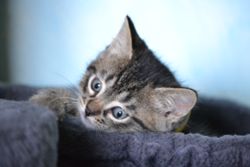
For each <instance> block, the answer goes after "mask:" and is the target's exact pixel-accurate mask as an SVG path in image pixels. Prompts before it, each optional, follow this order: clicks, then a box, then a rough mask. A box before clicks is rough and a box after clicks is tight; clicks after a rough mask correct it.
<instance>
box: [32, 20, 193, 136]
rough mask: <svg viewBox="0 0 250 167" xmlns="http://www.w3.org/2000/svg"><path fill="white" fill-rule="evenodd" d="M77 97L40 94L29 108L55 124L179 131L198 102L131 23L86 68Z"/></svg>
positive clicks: (61, 92) (69, 93)
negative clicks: (41, 108)
mask: <svg viewBox="0 0 250 167" xmlns="http://www.w3.org/2000/svg"><path fill="white" fill-rule="evenodd" d="M79 87H80V91H79V93H74V92H72V91H69V90H67V89H50V90H43V91H41V92H39V93H38V94H37V95H35V96H33V97H32V98H31V101H32V102H35V103H38V104H41V105H45V106H48V107H49V108H50V109H52V110H54V111H55V112H56V113H57V114H58V116H59V118H63V116H64V115H65V114H67V113H68V112H71V113H75V114H76V115H78V116H80V117H81V119H82V122H83V124H84V125H85V126H86V127H88V128H91V129H97V130H104V131H108V132H113V131H120V132H131V131H180V130H182V129H183V128H184V127H185V125H186V123H187V121H188V119H189V115H190V111H191V109H192V108H193V107H194V105H195V104H196V101H197V94H196V92H195V91H194V90H192V89H189V88H183V87H182V86H181V85H180V83H179V82H178V81H177V80H176V78H175V77H174V75H173V74H172V73H171V71H170V70H169V69H168V68H167V67H166V66H164V65H163V64H162V63H161V62H160V61H159V60H158V59H157V58H156V57H155V55H154V53H153V52H152V51H151V50H150V49H149V48H148V47H147V45H146V43H145V42H144V41H143V40H142V39H141V38H140V37H139V35H138V34H137V32H136V29H135V27H134V25H133V23H132V21H131V19H130V18H129V17H126V18H125V21H124V23H123V25H122V28H121V30H120V31H119V33H118V35H117V36H116V37H115V38H114V40H113V41H112V42H111V44H110V45H109V46H108V47H107V48H106V49H105V50H104V51H102V52H101V53H100V54H99V56H98V57H97V59H96V60H94V61H93V62H92V63H91V64H90V65H89V66H88V68H87V71H86V73H85V75H84V77H83V78H82V80H81V82H80V86H79Z"/></svg>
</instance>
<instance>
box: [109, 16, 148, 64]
mask: <svg viewBox="0 0 250 167" xmlns="http://www.w3.org/2000/svg"><path fill="white" fill-rule="evenodd" d="M141 44H144V42H143V41H142V40H141V39H140V37H139V35H138V34H137V32H136V29H135V27H134V24H133V22H132V20H131V19H130V18H129V16H126V17H125V20H124V22H123V25H122V27H121V29H120V31H119V33H118V34H117V36H116V37H115V38H114V40H113V41H112V43H111V44H110V46H109V48H108V50H109V51H110V53H111V54H114V55H118V56H123V57H124V56H126V58H129V59H131V58H132V54H133V50H134V49H135V48H136V47H138V46H141Z"/></svg>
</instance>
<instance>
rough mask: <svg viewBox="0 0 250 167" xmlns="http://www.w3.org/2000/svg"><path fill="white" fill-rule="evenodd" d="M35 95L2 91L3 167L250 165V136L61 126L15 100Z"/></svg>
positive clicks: (74, 122) (70, 120)
mask: <svg viewBox="0 0 250 167" xmlns="http://www.w3.org/2000/svg"><path fill="white" fill-rule="evenodd" d="M34 92H36V89H34V88H29V87H23V86H11V87H0V98H2V100H0V132H1V133H0V134H1V135H0V156H1V161H0V166H5V167H12V166H13V167H14V166H25V167H28V166H46V167H47V166H48V167H52V166H59V167H73V166H74V167H77V166H100V167H101V166H107V167H111V166H115V167H119V166H124V167H129V166H131V167H147V166H155V167H161V166H164V167H165V166H174V167H179V166H180V167H181V166H192V167H198V166H202V167H207V166H220V167H223V166H225V167H235V166H250V135H242V136H237V135H227V136H222V137H207V136H203V135H199V134H182V133H105V132H96V131H89V130H86V129H85V128H84V127H83V126H82V124H81V122H80V120H79V119H78V118H74V117H66V118H65V120H64V121H63V122H60V123H59V126H58V127H57V126H56V120H55V117H54V115H53V114H51V112H50V111H49V110H48V109H46V108H44V107H39V106H36V105H33V104H31V103H29V102H25V101H19V102H17V101H16V100H27V99H28V97H29V96H30V95H32V94H33V93H34ZM3 99H5V100H3ZM6 99H7V100H6ZM249 121H250V120H249ZM58 135H59V140H58ZM57 142H58V143H57ZM56 149H57V150H58V154H57V152H56V151H55V150H56ZM56 156H57V160H56ZM56 161H57V164H56Z"/></svg>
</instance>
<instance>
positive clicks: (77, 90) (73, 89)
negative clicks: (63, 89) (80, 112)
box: [57, 73, 82, 96]
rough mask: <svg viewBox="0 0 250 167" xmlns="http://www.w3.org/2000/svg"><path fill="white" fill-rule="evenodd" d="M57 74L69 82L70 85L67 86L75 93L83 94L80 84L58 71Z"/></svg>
mask: <svg viewBox="0 0 250 167" xmlns="http://www.w3.org/2000/svg"><path fill="white" fill-rule="evenodd" d="M57 75H58V76H60V77H61V78H62V79H64V80H65V81H67V82H68V83H69V85H70V86H67V88H68V89H70V90H71V91H72V92H73V93H74V94H75V95H77V96H82V92H81V91H80V88H79V86H78V85H75V84H74V83H73V82H71V81H70V80H69V79H68V78H66V77H65V76H64V75H62V74H59V73H57Z"/></svg>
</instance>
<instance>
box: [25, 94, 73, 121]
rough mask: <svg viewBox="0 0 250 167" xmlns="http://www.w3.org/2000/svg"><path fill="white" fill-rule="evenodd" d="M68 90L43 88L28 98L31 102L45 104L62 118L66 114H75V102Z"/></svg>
mask: <svg viewBox="0 0 250 167" xmlns="http://www.w3.org/2000/svg"><path fill="white" fill-rule="evenodd" d="M72 99H73V97H71V94H70V92H68V91H67V90H65V89H44V90H41V91H39V92H38V93H37V94H36V95H34V96H32V97H31V98H30V99H29V100H30V101H31V102H32V103H36V104H38V105H42V106H46V107H48V108H49V109H51V110H52V111H53V112H54V113H55V114H56V115H57V117H58V119H59V120H63V118H64V117H65V116H66V114H71V115H77V111H76V107H75V105H74V104H75V103H74V102H73V101H72Z"/></svg>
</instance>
